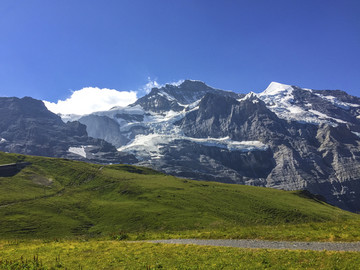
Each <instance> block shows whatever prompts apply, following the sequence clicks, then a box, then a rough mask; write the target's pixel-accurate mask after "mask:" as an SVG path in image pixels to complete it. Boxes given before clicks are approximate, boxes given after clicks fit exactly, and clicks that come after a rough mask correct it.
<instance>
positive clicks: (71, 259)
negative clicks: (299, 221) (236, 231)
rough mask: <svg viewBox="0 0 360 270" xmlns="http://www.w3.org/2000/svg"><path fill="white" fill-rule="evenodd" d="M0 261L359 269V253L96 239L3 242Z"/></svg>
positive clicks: (47, 265) (46, 265)
mask: <svg viewBox="0 0 360 270" xmlns="http://www.w3.org/2000/svg"><path fill="white" fill-rule="evenodd" d="M0 258H1V260H2V261H1V262H0V269H161V268H163V269H351V270H353V269H359V262H360V253H359V252H325V251H321V252H319V251H287V250H264V249H240V248H230V247H209V246H195V245H169V244H151V243H128V242H122V241H94V240H92V241H86V242H84V241H83V242H82V241H60V242H53V241H52V242H43V241H30V242H14V241H13V242H11V241H8V242H6V241H5V242H4V241H2V242H1V244H0ZM10 266H12V267H13V268H10ZM15 267H22V268H15ZM26 267H28V268H26ZM31 267H33V268H31Z"/></svg>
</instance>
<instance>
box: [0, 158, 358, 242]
mask: <svg viewBox="0 0 360 270" xmlns="http://www.w3.org/2000/svg"><path fill="white" fill-rule="evenodd" d="M17 161H27V162H31V164H32V165H31V166H28V167H26V168H25V169H23V170H22V171H21V172H20V173H18V174H17V175H15V176H13V177H0V238H1V239H26V238H28V239H34V238H39V239H54V238H58V239H59V238H61V239H64V238H70V239H71V238H76V237H82V236H85V237H87V238H93V237H95V238H102V239H109V238H113V239H151V238H174V237H183V238H185V237H197V238H258V239H277V240H307V241H309V240H320V241H359V240H360V231H359V230H358V227H359V225H360V217H359V215H357V214H353V213H349V212H346V211H343V210H340V209H338V208H336V207H333V206H330V205H327V204H326V203H324V202H321V201H318V200H317V199H315V198H311V197H307V198H306V197H305V198H304V196H303V195H304V194H302V193H300V192H287V191H281V190H275V189H268V188H260V187H251V186H242V185H229V184H222V183H215V182H204V181H191V180H186V179H179V178H176V177H172V176H167V175H164V174H161V173H158V172H156V171H153V170H151V169H147V168H141V167H134V166H127V165H111V166H101V165H96V164H88V163H83V162H76V161H70V160H64V159H55V158H44V157H31V156H23V155H17V154H5V153H1V152H0V163H2V164H4V163H10V162H17Z"/></svg>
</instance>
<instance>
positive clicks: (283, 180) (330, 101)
mask: <svg viewBox="0 0 360 270" xmlns="http://www.w3.org/2000/svg"><path fill="white" fill-rule="evenodd" d="M334 93H335V94H334V95H332V92H331V91H329V90H312V89H303V88H299V87H297V86H291V85H284V84H280V83H276V82H273V83H271V84H270V85H269V87H268V88H267V89H266V90H265V91H263V92H262V93H259V94H255V93H249V94H247V95H245V94H237V93H233V92H229V91H223V90H219V89H214V88H211V87H209V86H207V85H206V84H205V83H203V82H199V81H191V80H186V81H183V82H182V83H179V84H176V85H170V84H168V85H165V86H162V87H159V88H153V89H152V90H151V91H150V93H149V94H147V95H145V96H144V97H142V98H140V99H139V100H138V101H136V102H135V103H134V104H131V105H129V106H127V107H124V108H113V109H111V110H109V111H102V112H95V113H93V114H90V115H86V116H82V117H80V118H79V119H78V120H79V122H80V123H82V124H84V125H86V132H87V134H88V136H90V137H94V138H97V139H100V140H105V141H107V142H108V143H111V144H113V145H115V146H116V148H117V149H118V151H119V152H118V153H122V155H125V156H126V155H128V156H130V157H133V158H132V159H130V160H128V161H127V162H128V163H131V164H136V165H141V166H147V167H151V168H154V169H156V170H159V171H162V172H165V173H168V174H172V175H175V176H181V177H187V178H192V179H199V180H212V181H220V182H227V183H237V184H247V185H257V186H264V187H273V188H278V189H285V190H295V189H304V190H309V191H310V192H312V193H314V194H319V195H321V196H324V197H325V198H326V200H327V201H328V202H329V203H332V204H334V205H337V206H339V207H342V208H344V209H347V210H352V211H359V210H360V202H359V201H360V200H359V196H360V184H359V183H360V147H359V145H360V137H359V135H360V117H359V115H360V99H359V98H357V97H353V96H350V95H348V94H346V93H345V92H341V91H335V92H334ZM75 125H76V124H75ZM0 136H1V135H0ZM5 139H6V138H5ZM79 147H80V148H81V147H83V146H81V145H80V146H78V149H76V151H74V152H75V153H74V154H75V155H76V154H77V155H81V154H82V153H83V152H82V148H81V149H80V148H79ZM84 147H85V146H84ZM84 147H83V148H84Z"/></svg>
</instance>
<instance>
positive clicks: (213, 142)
mask: <svg viewBox="0 0 360 270" xmlns="http://www.w3.org/2000/svg"><path fill="white" fill-rule="evenodd" d="M175 140H185V141H191V142H194V143H198V144H201V145H205V146H213V147H219V148H223V149H228V150H230V151H243V152H248V151H256V150H257V151H265V150H267V149H268V146H267V145H265V144H263V143H262V142H260V141H233V140H231V139H230V138H229V137H225V138H191V137H187V136H179V135H165V134H149V135H137V136H136V137H135V139H134V140H133V141H132V142H131V143H129V144H127V145H125V146H123V147H120V148H118V151H126V152H137V151H139V152H141V151H146V152H147V153H149V154H150V155H151V156H159V155H161V154H160V149H161V148H162V146H163V145H166V144H169V143H171V142H173V141H175Z"/></svg>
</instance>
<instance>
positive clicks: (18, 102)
mask: <svg viewBox="0 0 360 270" xmlns="http://www.w3.org/2000/svg"><path fill="white" fill-rule="evenodd" d="M0 150H1V151H6V152H11V153H21V154H29V155H39V156H48V157H64V158H72V159H78V160H87V161H93V162H102V163H110V162H134V161H136V159H135V158H134V157H132V156H131V155H128V154H121V153H119V152H118V151H116V148H115V147H114V146H113V145H111V144H110V143H108V142H106V141H104V140H101V139H95V138H91V137H88V135H87V132H86V126H85V125H83V124H81V123H79V122H68V123H66V124H65V123H64V122H63V121H62V120H61V118H60V117H59V116H57V115H55V114H53V113H52V112H50V111H48V110H47V108H46V107H45V105H44V104H43V102H42V101H39V100H35V99H33V98H30V97H25V98H22V99H19V98H0Z"/></svg>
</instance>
